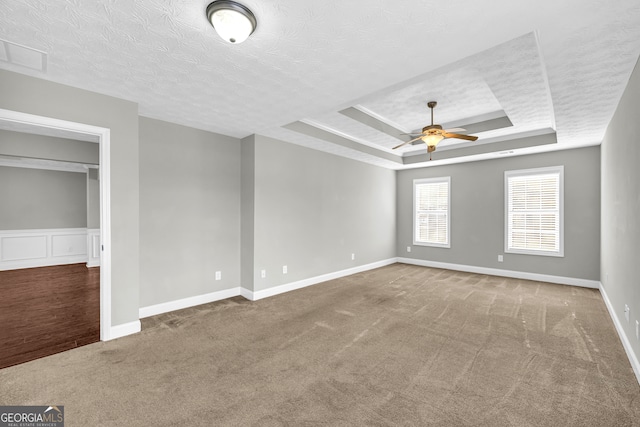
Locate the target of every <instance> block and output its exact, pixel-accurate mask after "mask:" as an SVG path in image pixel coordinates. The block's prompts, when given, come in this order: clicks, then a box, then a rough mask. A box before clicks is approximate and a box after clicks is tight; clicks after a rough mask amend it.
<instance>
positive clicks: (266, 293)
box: [241, 258, 397, 301]
mask: <svg viewBox="0 0 640 427" xmlns="http://www.w3.org/2000/svg"><path fill="white" fill-rule="evenodd" d="M395 262H397V260H396V258H389V259H386V260H383V261H378V262H373V263H371V264H365V265H360V266H358V267H353V268H348V269H346V270H341V271H336V272H333V273H327V274H322V275H320V276H315V277H310V278H308V279H303V280H298V281H297V282H291V283H286V284H284V285H279V286H275V287H273V288H269V289H263V290H261V291H254V292H252V291H250V290H248V289H244V288H243V289H242V294H241V295H242V296H243V297H245V298H247V299H248V300H251V301H257V300H259V299H262V298H267V297H272V296H274V295H278V294H282V293H285V292H289V291H294V290H296V289H301V288H306V287H307V286H311V285H315V284H318V283H322V282H326V281H327V280H333V279H339V278H340V277H344V276H349V275H351V274H356V273H361V272H363V271H367V270H372V269H374V268H379V267H384V266H386V265H390V264H394V263H395Z"/></svg>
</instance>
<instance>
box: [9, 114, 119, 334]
mask: <svg viewBox="0 0 640 427" xmlns="http://www.w3.org/2000/svg"><path fill="white" fill-rule="evenodd" d="M0 123H1V124H4V125H6V126H8V127H9V128H11V129H14V130H15V129H18V130H20V129H23V130H24V131H28V132H31V133H39V134H45V135H47V134H48V135H53V136H56V135H57V136H60V135H74V136H75V137H76V138H77V137H78V136H84V138H83V140H85V141H89V142H94V143H97V144H99V157H100V160H99V165H100V167H99V169H98V170H99V187H100V274H99V276H100V340H101V341H108V340H110V339H111V337H112V333H111V216H110V212H111V201H110V188H111V185H110V184H111V162H110V152H111V151H110V144H111V141H110V130H109V129H107V128H102V127H98V126H93V125H87V124H83V123H76V122H70V121H66V120H59V119H54V118H50V117H44V116H37V115H33V114H27V113H22V112H17V111H11V110H4V109H0Z"/></svg>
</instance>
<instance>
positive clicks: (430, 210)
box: [413, 177, 451, 248]
mask: <svg viewBox="0 0 640 427" xmlns="http://www.w3.org/2000/svg"><path fill="white" fill-rule="evenodd" d="M450 184H451V178H450V177H443V178H430V179H419V180H415V181H414V183H413V186H414V200H413V203H414V241H413V243H414V244H416V245H426V246H440V247H447V248H448V247H450V243H449V224H450V206H449V196H450Z"/></svg>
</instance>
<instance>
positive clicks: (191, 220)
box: [140, 117, 240, 307]
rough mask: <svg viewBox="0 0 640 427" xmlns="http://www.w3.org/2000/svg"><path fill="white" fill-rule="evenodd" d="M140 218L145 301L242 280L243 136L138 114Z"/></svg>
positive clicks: (142, 302)
mask: <svg viewBox="0 0 640 427" xmlns="http://www.w3.org/2000/svg"><path fill="white" fill-rule="evenodd" d="M140 217H141V218H142V220H141V222H140V306H141V307H146V306H150V305H154V304H159V303H164V302H169V301H174V300H178V299H182V298H188V297H192V296H198V295H203V294H207V293H210V292H215V291H220V290H224V289H229V288H235V287H238V286H240V140H238V139H235V138H230V137H227V136H222V135H218V134H214V133H210V132H205V131H201V130H197V129H192V128H188V127H184V126H179V125H175V124H171V123H167V122H163V121H159V120H153V119H149V118H145V117H140ZM216 271H221V272H222V280H220V281H216V280H215V272H216Z"/></svg>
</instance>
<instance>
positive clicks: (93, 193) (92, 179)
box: [86, 168, 100, 228]
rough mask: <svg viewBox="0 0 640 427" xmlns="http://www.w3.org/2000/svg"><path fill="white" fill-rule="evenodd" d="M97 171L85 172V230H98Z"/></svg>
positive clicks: (98, 182) (98, 197) (98, 196)
mask: <svg viewBox="0 0 640 427" xmlns="http://www.w3.org/2000/svg"><path fill="white" fill-rule="evenodd" d="M98 174H99V170H98V169H94V168H91V169H89V170H88V171H87V206H86V209H87V228H100V181H99V179H98Z"/></svg>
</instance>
